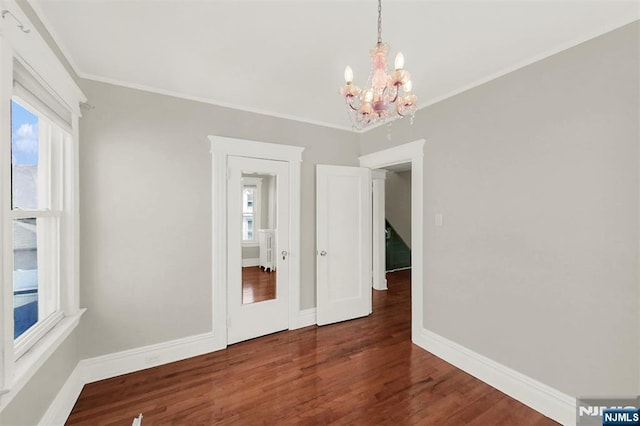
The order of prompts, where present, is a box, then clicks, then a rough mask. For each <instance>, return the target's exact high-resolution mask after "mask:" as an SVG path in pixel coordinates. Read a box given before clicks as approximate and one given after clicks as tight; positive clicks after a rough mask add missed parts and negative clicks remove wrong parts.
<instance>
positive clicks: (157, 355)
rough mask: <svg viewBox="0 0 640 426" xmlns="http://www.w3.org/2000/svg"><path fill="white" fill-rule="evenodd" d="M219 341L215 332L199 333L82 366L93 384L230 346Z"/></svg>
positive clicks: (86, 379) (87, 361)
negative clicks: (220, 343)
mask: <svg viewBox="0 0 640 426" xmlns="http://www.w3.org/2000/svg"><path fill="white" fill-rule="evenodd" d="M216 340H217V339H216V337H215V336H214V335H213V333H204V334H198V335H196V336H190V337H185V338H183V339H176V340H170V341H168V342H162V343H157V344H155V345H149V346H143V347H140V348H134V349H129V350H126V351H122V352H116V353H112V354H108V355H103V356H98V357H95V358H88V359H83V360H81V361H80V362H79V363H78V367H79V368H80V369H81V371H82V380H83V381H84V383H92V382H97V381H98V380H104V379H108V378H111V377H116V376H120V375H122V374H128V373H133V372H134V371H140V370H144V369H146V368H151V367H157V366H159V365H163V364H168V363H171V362H176V361H181V360H183V359H187V358H191V357H194V356H198V355H203V354H208V353H210V352H215V351H218V350H220V349H224V348H225V347H226V344H225V345H224V346H222V345H219V344H218V342H217V341H216Z"/></svg>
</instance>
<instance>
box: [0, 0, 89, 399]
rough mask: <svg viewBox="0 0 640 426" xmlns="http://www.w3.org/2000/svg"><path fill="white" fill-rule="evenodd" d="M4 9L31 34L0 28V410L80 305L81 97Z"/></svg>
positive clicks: (33, 35) (38, 41)
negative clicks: (79, 194) (0, 280)
mask: <svg viewBox="0 0 640 426" xmlns="http://www.w3.org/2000/svg"><path fill="white" fill-rule="evenodd" d="M4 7H5V8H6V10H7V11H8V13H9V12H10V13H11V14H12V15H13V16H14V17H16V20H18V21H20V22H22V24H23V25H24V26H25V27H27V28H31V31H30V33H24V32H22V31H13V30H9V28H5V30H6V31H2V34H0V42H2V43H1V44H2V49H0V68H2V72H0V122H1V123H2V124H1V126H0V127H2V129H3V131H2V132H0V223H1V224H2V226H0V276H1V277H2V282H3V285H2V286H1V288H2V292H1V294H0V298H2V304H3V306H4V307H6V309H2V310H0V324H2V327H0V353H1V354H2V356H0V411H2V410H3V409H4V407H6V406H7V404H9V403H10V401H11V400H12V399H13V398H14V397H15V396H16V395H18V394H19V392H20V390H21V389H22V388H23V387H24V386H25V384H27V383H29V380H30V378H31V377H32V376H33V374H35V372H36V371H37V370H38V368H40V366H41V365H43V363H44V362H45V361H46V360H47V358H49V357H50V356H51V354H53V353H55V351H56V349H57V348H58V347H59V346H60V345H61V344H62V342H64V341H65V339H66V338H67V337H68V336H69V335H70V333H71V332H72V330H73V329H74V328H75V327H76V326H77V325H78V323H79V321H80V317H81V316H82V314H83V312H84V311H85V310H84V309H80V303H79V289H80V285H79V247H78V235H79V232H78V231H79V211H78V203H77V200H78V122H79V119H80V116H81V115H82V114H81V110H80V104H81V103H82V102H86V100H87V99H86V98H85V96H84V94H83V93H82V91H81V90H80V88H79V87H78V86H77V85H76V83H75V82H74V81H73V79H72V77H71V76H70V75H69V74H68V73H67V71H66V70H65V68H64V66H63V65H62V63H60V60H59V59H58V57H57V56H56V54H55V53H53V52H52V51H51V49H50V48H49V46H48V45H47V44H46V43H45V42H44V41H43V40H42V38H41V37H39V36H38V34H37V30H36V29H35V27H33V25H31V23H30V21H29V18H28V17H27V16H26V15H24V13H23V11H22V9H20V7H18V6H17V5H16V4H15V2H7V3H6V4H4ZM7 24H8V21H7V23H5V25H7ZM11 25H12V24H11Z"/></svg>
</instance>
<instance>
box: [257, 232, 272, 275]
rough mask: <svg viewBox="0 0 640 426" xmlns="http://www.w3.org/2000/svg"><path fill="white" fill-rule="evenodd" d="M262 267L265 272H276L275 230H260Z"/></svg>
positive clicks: (259, 241) (259, 240)
mask: <svg viewBox="0 0 640 426" xmlns="http://www.w3.org/2000/svg"><path fill="white" fill-rule="evenodd" d="M258 243H259V244H260V267H261V268H262V269H264V270H265V271H275V270H276V258H275V256H276V238H275V232H274V230H273V229H259V230H258Z"/></svg>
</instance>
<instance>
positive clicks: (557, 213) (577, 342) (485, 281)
mask: <svg viewBox="0 0 640 426" xmlns="http://www.w3.org/2000/svg"><path fill="white" fill-rule="evenodd" d="M638 36H639V25H638V23H637V22H636V23H634V24H631V25H628V26H625V27H623V28H622V29H619V30H616V31H614V32H611V33H608V34H606V35H604V36H602V37H599V38H597V39H594V40H591V41H588V42H586V43H584V44H581V45H579V46H577V47H574V48H572V49H569V50H567V51H564V52H561V53H559V54H557V55H555V56H552V57H550V58H548V59H545V60H543V61H540V62H537V63H534V64H532V65H530V66H527V67H525V68H523V69H520V70H518V71H516V72H514V73H511V74H508V75H506V76H503V77H501V78H499V79H496V80H494V81H491V82H489V83H487V84H484V85H482V86H480V87H477V88H474V89H472V90H469V91H467V92H464V93H462V94H460V95H458V96H455V97H453V98H450V99H448V100H446V101H443V102H440V103H437V104H435V105H433V106H430V107H428V108H426V109H423V110H421V111H420V112H419V113H418V114H417V117H416V120H415V124H414V125H413V126H410V125H409V123H408V121H407V120H404V121H402V122H397V123H395V124H394V126H393V127H392V141H391V142H389V141H388V140H387V137H386V136H387V129H386V128H379V129H376V130H374V131H372V132H370V133H366V134H363V135H360V141H361V144H360V146H361V151H362V153H370V152H374V151H377V150H379V149H383V148H387V147H389V146H393V145H399V144H401V143H405V142H410V141H413V140H416V139H420V138H425V139H426V141H427V142H426V145H425V156H424V167H425V176H424V182H423V184H424V196H425V206H424V207H425V217H424V226H425V231H424V238H425V240H424V241H425V255H424V259H423V261H424V266H425V276H424V298H425V299H424V303H425V310H424V313H425V317H424V325H425V326H426V328H427V329H429V330H431V331H433V332H435V333H438V334H440V335H442V336H444V337H446V338H448V339H450V340H453V341H454V342H457V343H459V344H461V345H463V346H465V347H468V348H470V349H472V350H474V351H476V352H479V353H480V354H483V355H485V356H488V357H489V358H491V359H494V360H496V361H497V362H499V363H502V364H504V365H506V366H508V367H511V368H514V369H515V370H517V371H520V372H522V373H524V374H527V375H529V376H531V377H533V378H535V379H538V380H540V381H541V382H543V383H546V384H548V385H550V386H553V387H555V388H557V389H559V390H561V391H564V392H566V393H568V394H570V395H574V396H579V395H625V394H627V395H635V394H636V392H637V391H638V385H639V383H638V377H639V372H638V359H639V358H640V357H639V353H638V335H639V330H638V311H639V309H638V241H639V234H638V220H639V215H638V213H639V212H638V191H639V185H638V140H639V127H638V116H639V107H638V94H639V89H640V87H639V84H638V80H639V69H638V54H639V42H638V39H639V37H638ZM425 81H428V80H425ZM427 90H428V88H427ZM414 184H415V182H414ZM437 212H443V213H444V227H443V228H436V227H435V226H434V215H435V214H436V213H437Z"/></svg>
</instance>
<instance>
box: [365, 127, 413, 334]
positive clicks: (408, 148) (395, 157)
mask: <svg viewBox="0 0 640 426" xmlns="http://www.w3.org/2000/svg"><path fill="white" fill-rule="evenodd" d="M424 144H425V140H424V139H420V140H417V141H414V142H410V143H407V144H404V145H399V146H396V147H393V148H389V149H385V150H382V151H377V152H374V153H371V154H367V155H363V156H361V157H360V158H359V160H360V166H361V167H368V168H370V169H372V170H375V169H382V168H388V167H394V166H397V165H400V164H406V163H409V164H410V165H411V203H410V204H411V232H410V235H411V267H412V270H411V340H412V341H413V342H414V343H415V342H416V341H418V340H420V333H421V331H422V330H423V329H424V299H423V297H424V288H423V286H424V280H423V262H424V253H423V240H424V231H423V230H424V205H423V198H424V189H423V182H424V180H423V168H424V154H423V150H424ZM379 196H380V193H379V192H376V191H374V192H373V205H374V206H375V205H376V197H379ZM378 202H379V200H378ZM374 229H375V228H374ZM374 246H375V240H374V244H372V251H374V250H375V247H374ZM374 253H376V252H375V251H374ZM375 257H376V256H375V254H374V258H375Z"/></svg>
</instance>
